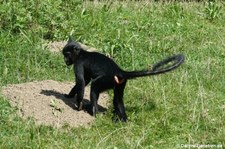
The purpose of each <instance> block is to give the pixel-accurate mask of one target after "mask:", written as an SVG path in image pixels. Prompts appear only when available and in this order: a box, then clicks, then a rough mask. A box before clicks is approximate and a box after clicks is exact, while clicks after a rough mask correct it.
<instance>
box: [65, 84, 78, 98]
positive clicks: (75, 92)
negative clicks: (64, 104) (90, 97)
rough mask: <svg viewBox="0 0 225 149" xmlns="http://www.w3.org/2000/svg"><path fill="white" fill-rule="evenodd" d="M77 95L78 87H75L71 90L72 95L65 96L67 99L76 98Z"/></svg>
mask: <svg viewBox="0 0 225 149" xmlns="http://www.w3.org/2000/svg"><path fill="white" fill-rule="evenodd" d="M76 94H77V85H75V86H74V87H73V88H72V89H71V91H70V93H69V94H65V95H64V96H65V97H66V98H74V96H75V95H76Z"/></svg>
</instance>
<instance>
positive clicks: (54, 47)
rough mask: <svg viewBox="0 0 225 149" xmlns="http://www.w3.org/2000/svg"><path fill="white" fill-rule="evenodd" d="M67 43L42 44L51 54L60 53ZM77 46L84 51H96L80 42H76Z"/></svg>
mask: <svg viewBox="0 0 225 149" xmlns="http://www.w3.org/2000/svg"><path fill="white" fill-rule="evenodd" d="M66 43H67V41H54V42H49V43H47V44H44V46H47V48H48V49H49V50H50V51H51V52H60V51H62V49H63V47H64V46H65V45H66ZM77 44H78V45H79V46H81V47H82V48H83V49H84V50H87V51H90V52H93V51H98V50H97V49H96V48H93V47H90V46H87V45H85V44H82V43H80V42H77Z"/></svg>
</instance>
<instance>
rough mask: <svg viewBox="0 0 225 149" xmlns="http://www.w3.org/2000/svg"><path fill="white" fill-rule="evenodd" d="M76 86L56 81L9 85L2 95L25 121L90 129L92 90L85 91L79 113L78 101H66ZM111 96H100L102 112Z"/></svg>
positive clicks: (103, 94) (4, 88)
mask: <svg viewBox="0 0 225 149" xmlns="http://www.w3.org/2000/svg"><path fill="white" fill-rule="evenodd" d="M73 85H74V83H61V82H57V81H53V80H45V81H39V82H38V81H35V82H29V83H23V84H16V85H8V86H6V87H3V88H2V94H3V95H4V96H5V97H6V98H7V99H9V101H10V103H11V105H12V106H14V107H17V108H18V114H19V115H20V116H21V117H22V118H28V117H33V118H34V119H35V121H36V123H37V124H43V125H51V126H54V127H62V126H65V125H69V126H71V127H77V126H87V125H88V124H90V123H92V122H93V121H94V119H95V118H94V117H92V116H91V115H90V114H89V113H88V109H89V108H88V107H89V106H88V105H89V104H90V102H89V100H88V99H89V94H90V88H89V87H86V88H85V96H84V107H85V108H84V109H86V110H82V111H77V110H76V103H75V99H67V98H65V97H64V95H63V94H65V93H68V92H69V91H70V89H71V88H72V87H73ZM107 99H108V94H106V93H102V94H101V95H100V97H99V101H98V103H99V109H100V112H104V111H105V110H106V108H107V101H108V100H107Z"/></svg>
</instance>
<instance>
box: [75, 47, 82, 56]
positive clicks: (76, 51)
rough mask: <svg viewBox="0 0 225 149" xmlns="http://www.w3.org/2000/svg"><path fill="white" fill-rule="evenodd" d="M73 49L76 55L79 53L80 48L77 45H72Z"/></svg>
mask: <svg viewBox="0 0 225 149" xmlns="http://www.w3.org/2000/svg"><path fill="white" fill-rule="evenodd" d="M73 50H74V53H75V54H76V55H79V54H80V51H81V50H82V49H81V48H80V47H77V46H74V47H73Z"/></svg>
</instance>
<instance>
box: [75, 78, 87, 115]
mask: <svg viewBox="0 0 225 149" xmlns="http://www.w3.org/2000/svg"><path fill="white" fill-rule="evenodd" d="M76 85H77V108H78V110H79V111H80V110H82V108H83V102H82V101H83V98H84V87H85V82H84V81H78V83H77V84H76Z"/></svg>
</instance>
